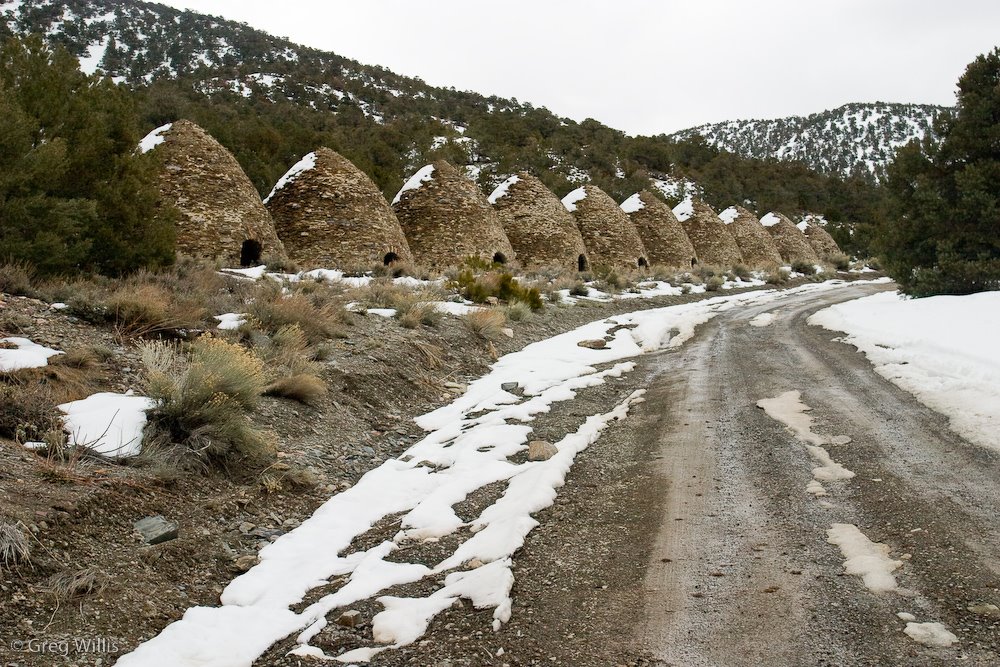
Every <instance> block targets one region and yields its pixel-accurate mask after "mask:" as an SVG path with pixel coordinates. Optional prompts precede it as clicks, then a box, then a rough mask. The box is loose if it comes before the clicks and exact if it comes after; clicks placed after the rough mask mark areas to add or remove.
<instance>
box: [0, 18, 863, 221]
mask: <svg viewBox="0 0 1000 667" xmlns="http://www.w3.org/2000/svg"><path fill="white" fill-rule="evenodd" d="M29 33H34V34H41V35H43V36H44V37H45V39H47V40H48V41H49V42H50V43H55V44H59V45H62V46H63V47H65V48H66V49H67V50H69V51H70V52H72V53H73V54H74V55H76V56H78V57H79V58H80V62H81V67H82V68H83V69H84V71H86V72H91V73H100V74H102V75H107V76H110V77H112V78H113V79H114V80H115V81H116V82H119V83H121V84H123V85H126V86H128V87H130V88H132V89H133V90H134V91H135V93H136V104H137V107H138V109H139V113H140V115H141V119H142V123H143V124H144V125H145V126H146V127H145V129H147V130H148V129H152V128H153V127H158V126H160V125H163V124H164V123H167V122H172V121H174V120H177V119H178V118H188V119H190V120H193V121H194V122H196V123H198V124H199V125H201V126H202V127H204V128H205V129H206V130H207V131H208V132H209V133H210V134H212V136H214V137H215V138H216V139H218V141H219V142H220V143H222V144H223V145H224V146H225V147H226V148H228V149H229V150H230V151H232V153H233V154H234V155H235V156H236V158H237V159H238V160H239V162H240V164H241V165H242V167H243V168H244V170H245V171H246V172H247V174H248V176H250V178H251V180H252V181H253V183H254V185H255V187H256V188H257V189H258V191H259V192H260V193H261V194H262V195H263V194H266V193H267V192H269V191H270V189H271V186H273V184H274V183H275V182H276V181H277V180H278V178H279V177H280V176H281V175H282V174H284V173H285V171H286V170H287V168H288V167H289V166H290V165H292V164H294V163H296V162H297V161H298V160H299V158H301V156H302V155H304V154H306V153H308V152H310V151H312V150H315V149H316V148H317V147H318V146H321V145H325V146H328V147H330V148H332V149H334V150H336V151H337V152H338V153H340V154H342V155H344V156H345V157H347V158H348V159H350V160H351V161H352V162H354V163H355V164H356V165H357V166H358V167H359V168H361V169H362V170H363V171H364V172H365V173H367V174H368V175H369V176H370V177H371V178H372V179H373V180H374V181H375V183H376V184H377V185H378V187H379V188H380V189H381V190H382V192H383V194H385V195H386V196H387V197H389V198H391V197H392V196H393V195H394V194H395V192H396V191H397V190H398V189H399V186H400V185H401V184H402V183H403V182H404V181H405V179H406V178H407V177H408V176H409V175H410V174H412V173H413V172H414V171H415V170H416V169H418V168H419V167H420V166H422V165H424V164H428V163H430V162H433V161H435V160H438V159H445V160H448V161H450V162H452V163H453V164H456V165H458V166H460V167H463V168H464V169H465V170H466V172H467V173H468V174H469V175H470V176H472V177H473V178H475V179H477V180H478V182H479V184H480V186H481V187H482V188H483V189H484V190H486V191H487V192H488V191H491V190H492V189H493V187H495V186H496V185H497V184H498V183H499V182H500V181H502V180H503V179H504V178H506V177H507V176H509V175H510V174H512V173H516V172H518V171H522V170H525V171H529V172H532V173H534V174H537V175H538V176H539V178H541V179H542V181H543V182H544V183H545V185H546V186H547V187H549V188H550V189H551V190H553V191H554V192H555V193H556V194H557V195H559V196H563V195H565V194H566V193H568V192H569V191H571V190H573V189H574V188H576V187H578V186H579V185H580V184H582V183H587V182H590V183H593V184H594V185H597V186H599V187H600V188H601V189H602V190H604V191H605V192H607V193H608V194H610V195H611V196H612V197H614V198H615V200H616V201H622V200H624V199H625V198H627V197H628V196H630V195H631V194H633V193H635V192H638V191H639V190H642V189H644V188H648V187H651V186H652V187H656V188H657V189H659V190H660V191H661V192H663V193H664V195H665V197H666V198H667V199H668V200H673V202H672V203H676V202H677V201H679V199H680V198H681V197H682V196H683V192H680V191H679V190H678V188H677V187H676V184H677V183H681V182H687V183H695V184H697V188H698V190H699V191H700V192H703V193H704V198H705V199H706V200H707V201H708V202H709V203H710V204H712V205H713V206H715V207H717V208H720V207H721V208H725V207H726V206H729V205H731V204H733V203H741V204H743V205H745V206H746V207H747V208H750V209H751V210H753V211H754V212H755V213H757V214H763V213H766V212H767V211H769V210H781V211H786V212H788V213H789V214H790V215H794V214H795V213H796V212H804V211H815V212H819V213H823V214H825V216H826V218H827V219H828V220H831V221H835V220H864V219H869V218H871V217H872V216H875V215H878V213H877V211H878V202H879V199H880V197H881V195H880V194H879V192H878V190H877V189H876V188H873V187H872V186H871V184H870V183H869V182H866V181H865V180H863V179H856V178H854V179H852V178H844V177H842V176H841V175H840V174H834V175H832V177H831V176H827V175H823V174H819V173H817V172H816V171H814V170H812V169H809V168H807V167H805V166H804V165H802V164H799V163H794V162H781V161H778V160H774V159H771V158H767V159H755V158H745V157H740V156H739V155H736V154H731V153H729V152H727V151H720V150H719V149H717V148H715V147H713V146H711V145H709V144H708V143H706V142H705V141H703V140H702V139H701V138H700V137H695V138H693V139H690V140H688V139H684V138H678V137H668V136H666V135H660V136H656V137H629V136H627V135H626V134H625V133H623V132H621V131H619V130H615V129H613V128H610V127H607V126H605V125H603V124H601V123H599V122H597V121H595V120H591V119H587V120H584V121H581V122H577V121H574V120H572V119H568V118H562V117H559V116H557V115H556V114H554V113H552V112H551V111H549V110H548V109H545V108H540V107H535V106H532V105H531V104H528V103H523V102H519V101H518V100H516V99H505V98H500V97H495V96H484V95H480V94H477V93H473V92H463V91H457V90H455V89H454V88H439V87H433V86H429V85H427V84H426V83H425V82H423V81H422V80H420V79H418V78H412V77H405V76H400V75H398V74H395V73H393V72H390V71H388V70H386V69H384V68H381V67H375V66H370V65H364V64H361V63H358V62H356V61H353V60H350V59H347V58H343V57H341V56H338V55H336V54H334V53H329V52H324V51H319V50H317V49H312V48H308V47H303V46H300V45H296V44H293V43H292V42H290V41H288V40H287V39H284V38H281V37H274V36H271V35H268V34H266V33H264V32H262V31H260V30H256V29H254V28H251V27H250V26H247V25H245V24H242V23H237V22H234V21H227V20H224V19H221V18H214V17H210V16H205V15H201V14H197V13H193V12H188V11H179V10H176V9H173V8H170V7H166V6H163V5H157V4H153V3H147V2H140V1H138V0H64V1H59V2H57V1H54V0H0V36H2V35H11V34H13V35H25V34H29Z"/></svg>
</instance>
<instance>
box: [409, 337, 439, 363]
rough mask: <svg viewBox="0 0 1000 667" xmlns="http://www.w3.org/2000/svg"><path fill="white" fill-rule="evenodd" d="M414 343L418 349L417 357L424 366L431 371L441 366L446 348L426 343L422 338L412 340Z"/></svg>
mask: <svg viewBox="0 0 1000 667" xmlns="http://www.w3.org/2000/svg"><path fill="white" fill-rule="evenodd" d="M412 345H413V348H414V349H415V350H416V351H417V357H418V358H419V359H420V363H421V364H422V365H423V367H424V368H426V369H427V370H430V371H433V370H437V369H439V368H441V365H442V363H443V359H444V350H442V349H441V348H440V347H438V346H437V345H434V344H433V343H426V342H424V341H421V340H415V341H412Z"/></svg>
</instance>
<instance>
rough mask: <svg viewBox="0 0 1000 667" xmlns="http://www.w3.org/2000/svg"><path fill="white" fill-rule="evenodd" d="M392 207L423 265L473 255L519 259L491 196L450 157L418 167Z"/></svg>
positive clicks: (438, 264) (452, 263)
mask: <svg viewBox="0 0 1000 667" xmlns="http://www.w3.org/2000/svg"><path fill="white" fill-rule="evenodd" d="M392 208H393V210H394V211H395V213H396V217H397V218H398V219H399V224H400V225H401V226H402V228H403V233H404V234H405V235H406V240H407V242H408V243H409V244H410V251H411V252H412V253H413V259H414V260H415V261H416V262H417V263H418V264H422V265H424V266H427V267H430V268H436V269H444V268H446V267H449V266H460V265H461V264H462V263H463V262H464V261H465V260H466V259H468V258H469V257H473V256H474V257H479V258H481V259H483V260H486V261H499V262H501V263H507V262H512V261H514V259H515V253H514V249H513V248H512V247H511V245H510V241H509V240H508V239H507V235H506V234H505V233H504V231H503V226H502V225H501V224H500V218H499V217H498V216H497V214H496V211H494V210H493V207H492V206H490V203H489V202H488V201H486V197H484V196H483V193H482V192H480V191H479V188H478V187H477V186H476V184H475V183H473V182H472V181H471V180H469V179H468V178H466V177H465V176H462V175H461V174H460V173H459V172H458V170H457V169H455V167H453V166H452V165H451V164H449V163H448V162H446V161H444V160H438V161H437V162H435V163H433V164H429V165H427V166H425V167H423V168H421V169H420V170H419V171H417V173H415V174H414V175H413V176H412V177H411V178H410V180H409V181H407V182H406V184H405V185H403V188H402V189H401V190H400V191H399V194H397V195H396V198H395V199H394V200H393V203H392Z"/></svg>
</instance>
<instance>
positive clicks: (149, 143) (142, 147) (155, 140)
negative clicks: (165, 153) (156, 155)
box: [139, 123, 174, 153]
mask: <svg viewBox="0 0 1000 667" xmlns="http://www.w3.org/2000/svg"><path fill="white" fill-rule="evenodd" d="M173 126H174V124H173V123H167V124H166V125H161V126H160V127H158V128H156V129H155V130H153V131H152V132H150V133H149V134H147V135H146V136H145V137H143V138H142V141H140V142H139V152H140V153H148V152H149V151H151V150H153V149H154V148H156V147H157V146H159V145H160V144H162V143H163V142H164V141H166V140H167V137H166V136H164V135H166V133H167V132H169V131H170V128H171V127H173Z"/></svg>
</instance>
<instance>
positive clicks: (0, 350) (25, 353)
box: [0, 336, 62, 373]
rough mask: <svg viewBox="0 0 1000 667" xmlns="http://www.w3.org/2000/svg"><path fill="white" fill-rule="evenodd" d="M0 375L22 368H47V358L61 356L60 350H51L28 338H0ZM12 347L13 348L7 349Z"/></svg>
mask: <svg viewBox="0 0 1000 667" xmlns="http://www.w3.org/2000/svg"><path fill="white" fill-rule="evenodd" d="M0 343H4V344H5V345H3V346H0V373H9V372H11V371H19V370H22V369H24V368H41V367H42V366H48V364H49V357H54V356H56V355H57V354H62V351H61V350H53V349H52V348H50V347H45V346H44V345H39V344H38V343H35V342H33V341H31V340H30V339H28V338H20V337H17V336H14V337H11V338H0ZM7 345H13V346H14V347H13V348H7V347H6V346H7Z"/></svg>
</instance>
